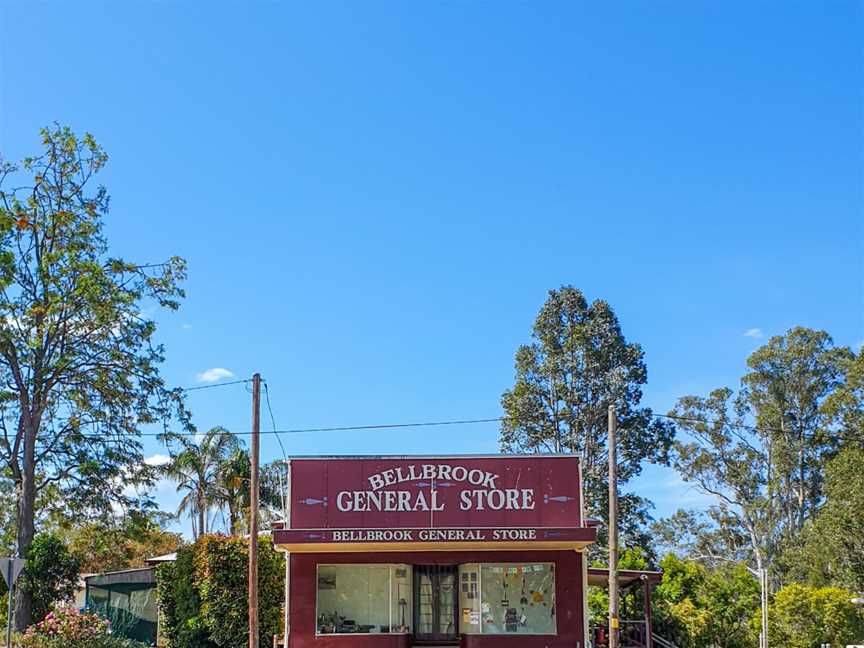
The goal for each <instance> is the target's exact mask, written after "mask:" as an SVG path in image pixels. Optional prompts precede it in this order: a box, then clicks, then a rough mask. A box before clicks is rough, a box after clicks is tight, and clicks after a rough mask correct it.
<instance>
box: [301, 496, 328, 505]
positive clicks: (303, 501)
mask: <svg viewBox="0 0 864 648" xmlns="http://www.w3.org/2000/svg"><path fill="white" fill-rule="evenodd" d="M300 503H301V504H306V505H307V506H316V505H317V504H323V505H324V506H327V498H326V497H325V498H324V499H315V498H314V497H307V498H306V499H301V500H300Z"/></svg>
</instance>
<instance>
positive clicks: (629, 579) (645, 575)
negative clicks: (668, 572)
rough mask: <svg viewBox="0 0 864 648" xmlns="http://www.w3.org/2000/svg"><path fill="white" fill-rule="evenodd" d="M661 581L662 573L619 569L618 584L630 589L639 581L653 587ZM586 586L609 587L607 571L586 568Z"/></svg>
mask: <svg viewBox="0 0 864 648" xmlns="http://www.w3.org/2000/svg"><path fill="white" fill-rule="evenodd" d="M662 580H663V572H658V571H642V570H638V569H619V570H618V584H619V585H621V586H622V587H630V586H631V585H634V584H636V583H638V582H641V581H648V583H649V584H651V585H654V584H657V583H659V582H660V581H662ZM588 585H591V586H592V587H607V586H608V585H609V570H608V569H606V568H605V567H589V568H588Z"/></svg>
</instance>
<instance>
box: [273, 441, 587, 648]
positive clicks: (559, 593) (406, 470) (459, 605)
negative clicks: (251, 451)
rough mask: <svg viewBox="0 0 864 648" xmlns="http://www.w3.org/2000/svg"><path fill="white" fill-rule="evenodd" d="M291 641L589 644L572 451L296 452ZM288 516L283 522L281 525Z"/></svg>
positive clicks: (336, 646)
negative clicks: (445, 453) (484, 454)
mask: <svg viewBox="0 0 864 648" xmlns="http://www.w3.org/2000/svg"><path fill="white" fill-rule="evenodd" d="M290 475H291V477H290V489H289V501H290V514H289V516H288V518H289V519H288V522H287V524H285V525H283V526H282V528H276V529H274V531H273V539H274V543H275V544H276V546H277V548H279V549H281V550H283V551H286V552H288V557H289V560H288V569H287V573H286V581H287V590H288V596H287V602H286V627H288V646H290V648H313V647H319V646H320V647H324V646H327V647H332V648H342V647H344V648H372V647H374V648H407V647H409V646H420V645H439V646H442V645H449V646H463V647H466V648H472V647H476V648H481V647H484V646H494V647H495V648H517V647H518V648H565V647H566V648H577V647H578V648H583V647H584V646H586V645H587V644H586V642H587V640H588V626H587V606H586V597H585V593H586V589H587V580H588V568H587V567H588V566H587V564H586V557H585V554H584V550H585V549H586V547H588V546H589V545H590V544H591V543H592V542H594V540H595V538H596V529H595V528H594V527H593V526H590V525H589V524H587V523H586V521H585V519H584V517H583V513H582V511H583V506H582V492H581V474H580V466H579V461H578V459H577V458H576V457H573V456H542V457H541V456H489V457H352V458H344V457H341V458H326V457H322V458H299V459H292V460H291V461H290ZM277 526H278V525H277Z"/></svg>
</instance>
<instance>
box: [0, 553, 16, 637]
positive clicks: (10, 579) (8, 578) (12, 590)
mask: <svg viewBox="0 0 864 648" xmlns="http://www.w3.org/2000/svg"><path fill="white" fill-rule="evenodd" d="M13 563H14V561H13V560H12V559H11V558H10V559H9V562H8V563H7V565H6V573H5V574H4V575H3V576H4V578H6V582H7V583H8V584H9V587H7V588H6V597H7V598H8V599H9V605H8V609H7V610H6V648H12V601H13V600H14V599H15V588H14V587H13V586H14V584H15V578H14V576H13V575H12V569H13Z"/></svg>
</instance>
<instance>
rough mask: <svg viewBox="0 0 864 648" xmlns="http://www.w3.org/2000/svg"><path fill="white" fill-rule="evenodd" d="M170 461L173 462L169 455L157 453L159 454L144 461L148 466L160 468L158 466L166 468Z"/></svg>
mask: <svg viewBox="0 0 864 648" xmlns="http://www.w3.org/2000/svg"><path fill="white" fill-rule="evenodd" d="M169 461H171V457H169V456H168V455H164V454H158V453H157V454H154V455H153V456H152V457H147V458H146V459H145V460H144V463H145V464H147V465H148V466H156V467H158V466H164V465H165V464H167V463H168V462H169Z"/></svg>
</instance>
